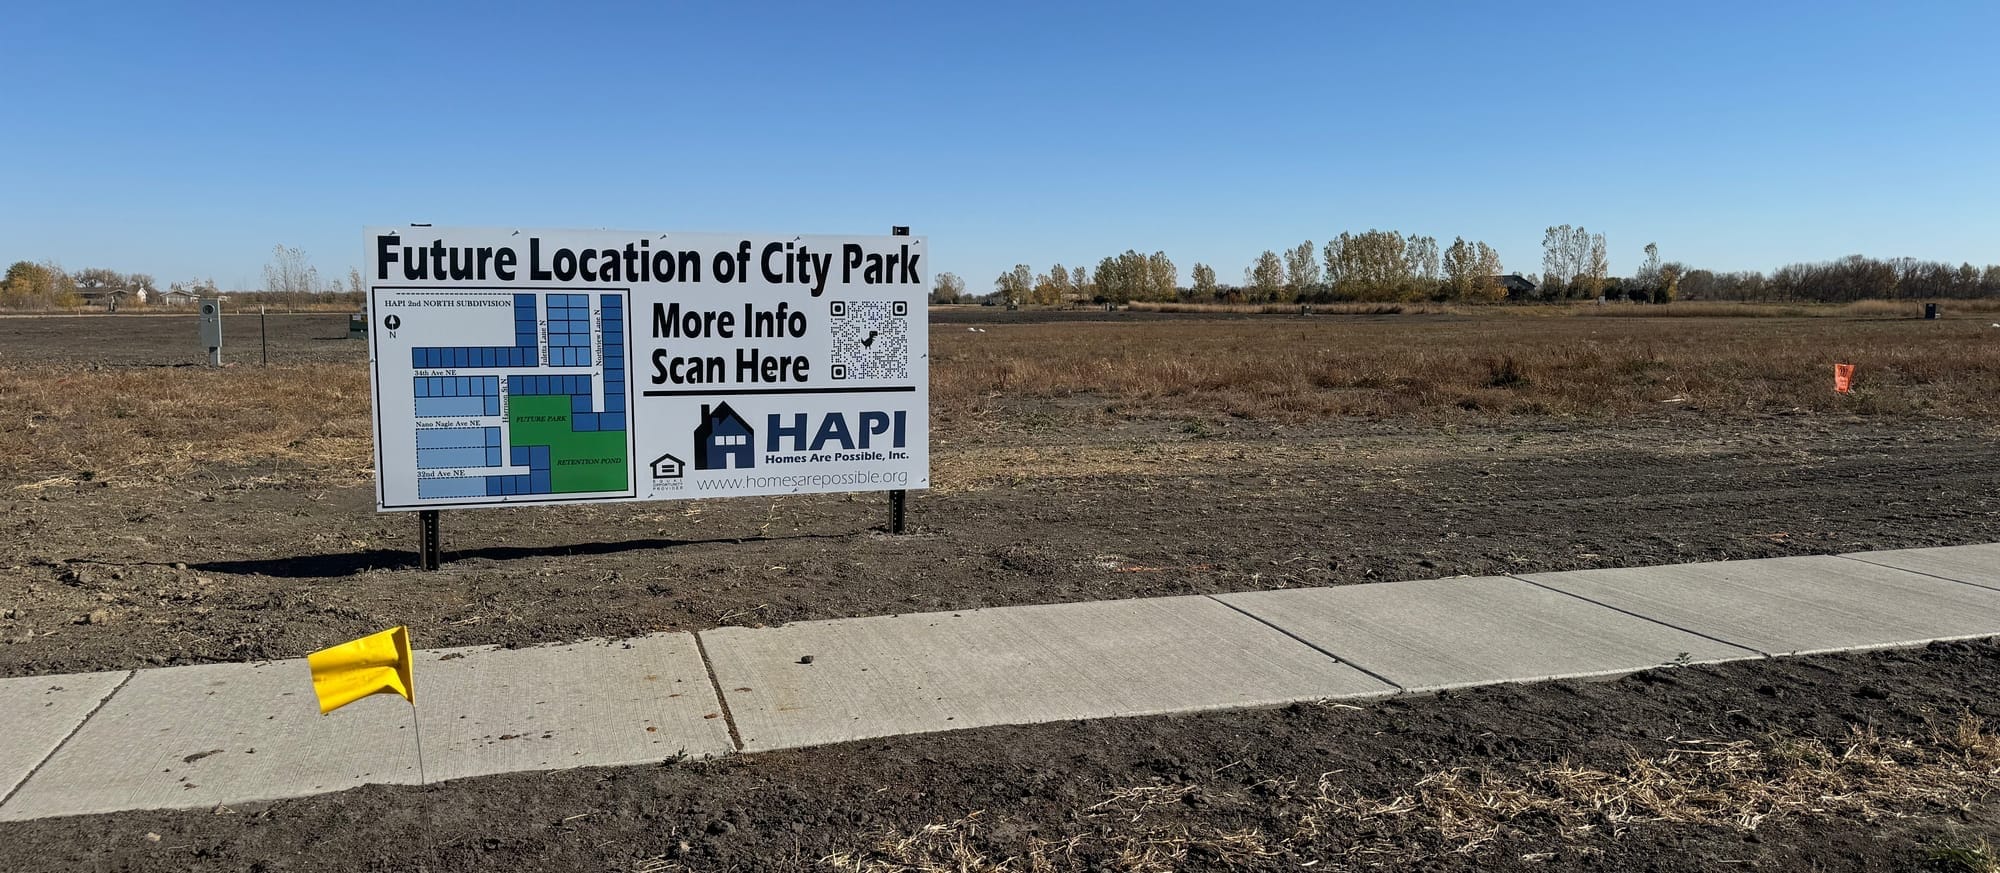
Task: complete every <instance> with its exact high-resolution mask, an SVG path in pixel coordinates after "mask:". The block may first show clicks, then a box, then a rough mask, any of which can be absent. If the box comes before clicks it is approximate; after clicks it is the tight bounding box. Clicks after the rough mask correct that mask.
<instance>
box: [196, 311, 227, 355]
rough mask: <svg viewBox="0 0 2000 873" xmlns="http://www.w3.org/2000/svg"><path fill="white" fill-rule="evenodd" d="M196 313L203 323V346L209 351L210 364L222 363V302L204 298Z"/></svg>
mask: <svg viewBox="0 0 2000 873" xmlns="http://www.w3.org/2000/svg"><path fill="white" fill-rule="evenodd" d="M195 313H196V315H197V316H198V319H199V321H200V322H201V345H202V348H205V349H207V350H208V362H209V363H210V364H220V363H222V300H221V299H219V298H215V297H207V298H203V299H202V301H201V304H200V306H199V307H198V308H197V309H196V310H195Z"/></svg>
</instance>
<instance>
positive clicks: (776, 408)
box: [365, 225, 930, 568]
mask: <svg viewBox="0 0 2000 873" xmlns="http://www.w3.org/2000/svg"><path fill="white" fill-rule="evenodd" d="M896 230H897V233H896V234H893V235H889V236H809V235H790V234H766V235H723V234H704V233H657V232H618V231H561V230H550V231H536V230H525V229H523V230H514V229H509V228H485V229H481V228H433V227H424V226H414V225H413V226H410V227H406V228H371V229H369V230H367V231H366V234H365V239H366V246H367V257H368V276H369V281H370V288H369V292H368V310H367V313H366V316H367V319H368V321H369V330H368V334H367V335H368V338H369V362H370V374H371V386H372V389H373V394H374V409H375V447H376V458H375V462H376V463H375V470H376V489H377V492H376V507H377V509H378V510H380V511H384V512H395V511H416V512H418V513H420V515H419V519H420V521H419V525H420V531H419V533H420V537H419V540H420V541H419V547H420V552H421V554H420V555H419V562H420V563H421V564H423V565H424V566H425V567H426V568H431V567H434V566H435V565H436V563H437V561H438V559H439V557H440V555H439V551H440V548H439V544H438V524H437V516H436V515H435V513H436V512H437V511H438V510H443V509H470V508H479V507H488V506H536V505H552V504H565V503H616V502H626V501H640V500H683V499H701V498H714V497H744V496H757V495H776V494H809V493H826V492H842V491H850V492H851V491H888V492H890V508H891V516H890V529H891V530H892V531H894V532H897V533H901V532H902V531H903V530H904V526H905V525H904V520H905V516H906V511H905V507H906V505H907V491H908V489H911V488H924V487H928V486H929V484H930V452H929V446H930V416H929V400H930V356H929V324H928V317H927V315H926V312H927V310H926V308H925V306H926V303H927V300H928V292H929V284H928V278H929V270H928V266H929V260H930V258H929V255H928V252H927V245H926V241H925V240H924V239H923V238H921V237H911V236H909V235H908V230H907V229H906V228H897V229H896Z"/></svg>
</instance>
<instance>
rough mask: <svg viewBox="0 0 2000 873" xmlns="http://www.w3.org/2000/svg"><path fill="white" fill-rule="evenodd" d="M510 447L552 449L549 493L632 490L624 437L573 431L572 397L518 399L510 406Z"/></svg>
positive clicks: (538, 396) (560, 395)
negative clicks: (543, 447) (571, 416)
mask: <svg viewBox="0 0 2000 873" xmlns="http://www.w3.org/2000/svg"><path fill="white" fill-rule="evenodd" d="M507 418H508V424H509V426H510V428H511V433H510V435H509V436H510V442H511V444H512V445H514V446H548V447H549V491H550V492H553V493H558V494H569V493H577V492H594V491H622V490H625V489H626V488H627V487H629V486H630V485H631V476H630V473H629V471H630V469H631V466H630V464H629V463H628V461H627V456H626V451H625V432H624V431H622V430H618V431H583V432H577V431H574V430H572V429H571V427H572V424H571V420H570V397H569V395H567V394H556V395H548V396H540V395H530V396H521V397H515V398H513V399H512V402H511V403H509V404H508V409H507Z"/></svg>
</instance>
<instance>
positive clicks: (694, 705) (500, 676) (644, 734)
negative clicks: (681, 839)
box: [416, 633, 735, 782]
mask: <svg viewBox="0 0 2000 873" xmlns="http://www.w3.org/2000/svg"><path fill="white" fill-rule="evenodd" d="M416 681H417V704H418V705H417V712H418V718H419V719H420V720H421V724H422V727H423V742H424V768H425V773H424V776H425V778H426V779H428V780H429V781H431V782H439V781H443V780H446V779H460V778H464V777H467V776H483V775H486V774H489V773H514V772H519V771H523V770H559V769H565V768H569V767H595V766H602V765H611V764H644V763H652V762H658V761H663V760H666V759H668V758H673V757H676V756H679V755H683V754H685V755H689V756H692V757H697V758H706V757H711V756H714V755H722V754H727V753H729V752H732V751H735V747H734V746H733V745H731V743H730V742H729V726H728V724H727V723H725V722H724V721H723V719H722V705H721V704H720V703H719V702H717V700H716V699H715V686H714V685H712V684H711V683H710V682H709V681H708V669H707V667H705V666H703V664H702V661H701V652H700V650H699V649H698V648H696V646H695V641H694V635H693V634H685V633H680V634H657V635H653V636H646V637H639V638H637V639H631V640H622V641H618V642H608V641H605V640H593V641H587V642H582V643H573V644H570V645H560V646H538V647H534V648H524V649H495V648H491V647H474V648H467V649H452V650H445V651H427V652H419V653H418V654H417V664H416Z"/></svg>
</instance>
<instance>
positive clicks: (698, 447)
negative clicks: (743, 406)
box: [694, 403, 757, 470]
mask: <svg viewBox="0 0 2000 873" xmlns="http://www.w3.org/2000/svg"><path fill="white" fill-rule="evenodd" d="M756 436H757V432H756V431H755V430H752V429H751V428H750V423H749V422H747V421H744V420H743V416H740V415H737V414H736V410H734V409H730V408H729V404H727V403H718V404H716V405H715V406H713V407H710V406H709V405H708V404H706V403H704V404H702V405H701V424H700V425H697V426H696V427H695V429H694V468H695V469H697V470H730V469H736V470H747V469H749V468H751V467H755V466H757V460H756V455H755V454H754V452H755V450H756V446H755V445H754V443H755V441H756V440H755V437H756Z"/></svg>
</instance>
